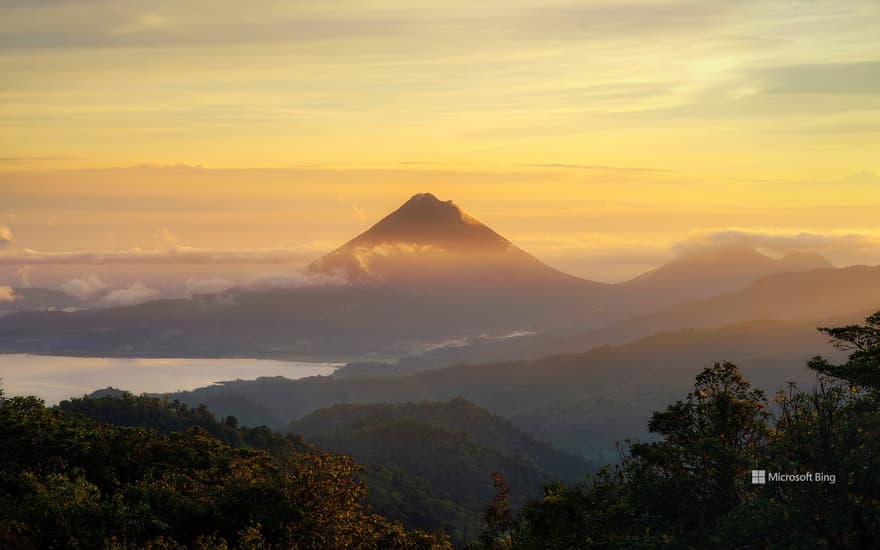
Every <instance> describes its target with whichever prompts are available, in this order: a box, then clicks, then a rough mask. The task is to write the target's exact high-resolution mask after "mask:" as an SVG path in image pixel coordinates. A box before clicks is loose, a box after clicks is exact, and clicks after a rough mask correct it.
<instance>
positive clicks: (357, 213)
mask: <svg viewBox="0 0 880 550" xmlns="http://www.w3.org/2000/svg"><path fill="white" fill-rule="evenodd" d="M351 211H352V213H353V214H354V217H355V219H356V220H357V221H358V223H360V224H361V225H364V224H365V223H366V221H367V212H366V210H364V209H363V208H361V207H360V206H358V205H356V204H354V203H352V205H351Z"/></svg>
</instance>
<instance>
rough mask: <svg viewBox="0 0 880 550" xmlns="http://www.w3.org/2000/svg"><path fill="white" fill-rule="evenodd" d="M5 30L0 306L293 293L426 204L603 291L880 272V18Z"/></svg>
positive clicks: (15, 23)
mask: <svg viewBox="0 0 880 550" xmlns="http://www.w3.org/2000/svg"><path fill="white" fill-rule="evenodd" d="M0 12H2V15H3V17H2V19H0V75H2V76H0V128H2V130H0V288H2V287H5V286H8V287H16V286H30V285H33V286H39V285H46V286H52V287H58V286H59V285H61V284H64V283H65V282H66V281H69V280H73V279H76V280H81V281H85V280H87V279H88V277H89V276H91V275H94V276H96V277H98V278H99V279H100V280H101V281H103V282H105V283H107V282H110V283H113V282H115V283H117V284H118V285H122V286H126V287H127V286H128V285H131V284H132V283H134V282H135V281H139V280H141V279H144V280H146V279H145V278H151V277H153V276H152V275H150V273H151V272H153V271H156V272H157V273H158V272H159V271H163V270H166V271H167V272H168V273H170V274H173V276H174V277H178V278H180V279H181V280H192V281H195V283H193V284H196V283H199V284H201V282H204V281H212V280H215V281H216V280H227V279H228V278H229V277H231V275H230V273H231V272H232V271H234V272H235V273H237V275H236V276H238V277H258V276H265V275H266V274H271V273H274V272H288V271H289V270H293V269H295V268H296V267H298V266H302V265H304V264H306V263H307V262H309V261H311V260H314V259H315V258H317V257H319V256H320V255H321V254H323V253H326V252H328V251H329V250H331V249H333V248H335V247H337V246H339V245H340V244H342V243H343V242H345V241H347V240H348V239H350V238H352V237H354V236H355V235H357V234H358V233H360V232H362V231H364V230H366V229H367V228H368V227H369V226H370V225H372V224H373V223H375V222H376V221H378V220H379V219H380V218H382V217H383V216H385V215H386V214H388V213H389V212H391V211H393V210H394V209H395V208H397V207H398V206H399V205H400V204H401V203H403V202H404V201H405V200H406V199H407V198H409V197H410V196H411V195H413V194H415V193H418V192H432V193H434V194H435V195H437V196H438V197H439V198H440V199H443V200H450V199H451V200H453V201H454V202H455V203H456V204H458V205H460V206H461V207H462V208H464V209H465V210H466V211H468V212H469V213H471V214H472V215H474V216H475V217H476V218H478V219H479V220H480V221H482V222H483V223H485V224H486V225H488V226H489V227H491V228H492V229H494V230H496V231H497V232H499V233H500V234H502V235H503V236H505V237H506V238H508V239H510V240H511V241H513V242H514V243H515V244H517V245H518V246H520V247H521V248H523V249H524V250H526V251H528V252H530V253H532V254H534V255H535V256H537V257H538V258H540V259H541V260H543V261H545V262H547V263H549V264H550V265H552V266H554V267H557V268H558V269H561V270H563V271H566V272H568V273H572V274H575V275H578V276H581V277H585V278H590V279H594V280H599V281H620V280H625V279H628V278H631V277H634V276H637V275H639V274H640V273H643V272H644V271H647V270H649V269H652V268H655V267H657V266H658V265H660V264H662V263H664V262H666V261H669V260H670V259H672V258H674V257H675V256H676V255H677V254H680V253H681V252H682V251H684V250H689V249H691V248H693V247H696V246H703V245H715V244H724V243H731V242H733V243H737V244H743V245H747V246H751V247H756V248H758V249H760V250H763V251H765V252H767V253H769V254H771V255H781V254H784V253H785V252H787V251H790V250H802V251H809V252H816V253H819V254H822V255H824V256H825V257H827V258H828V259H829V260H830V261H831V262H833V263H834V264H836V265H850V264H856V263H867V264H872V265H873V264H877V263H880V225H878V223H877V212H878V211H880V175H878V174H880V160H878V159H880V41H878V39H877V34H876V29H877V27H878V23H880V4H878V3H877V2H874V1H870V0H862V1H852V2H845V3H841V2H831V1H819V2H806V1H798V0H788V1H781V2H780V1H770V0H749V1H744V2H721V1H717V2H716V1H703V2H696V1H689V2H666V1H653V0H634V1H631V2H612V1H604V0H600V1H595V2H575V1H570V0H551V1H547V2H534V1H526V0H515V1H512V2H504V3H498V2H483V1H460V2H451V3H450V2H443V3H440V2H434V1H427V2H420V3H418V4H412V3H407V2H402V1H400V0H382V1H379V2H369V3H367V2H356V1H345V2H341V3H305V2H291V3H282V2H254V3H248V4H241V3H238V2H228V1H226V0H222V1H220V2H202V1H187V2H167V3H165V2H159V3H156V2H143V1H135V0H131V1H129V0H125V1H122V2H110V1H103V0H54V1H51V2H26V1H18V0H12V1H7V2H0ZM193 251H195V252H193ZM187 252H189V253H191V256H186V253H187ZM76 253H79V254H81V255H80V256H76ZM65 254H67V256H65ZM82 254H85V256H83V255H82ZM88 254H92V256H88ZM101 254H104V255H105V258H106V257H113V255H116V257H120V258H121V257H123V256H125V257H127V258H130V259H129V260H126V261H128V262H129V263H128V264H126V266H123V267H114V268H113V270H115V271H114V273H112V274H108V273H105V271H106V270H107V269H109V268H108V267H107V266H108V265H110V264H111V263H113V262H111V261H108V260H106V259H105V260H103V261H97V260H94V259H93V260H88V261H86V260H83V258H86V257H91V258H94V257H96V256H100V255H101ZM126 254H127V255H128V256H126ZM151 254H152V256H151ZM173 254H177V256H173ZM199 254H202V256H198V255H199ZM166 256H167V257H168V260H167V261H165V260H162V261H158V260H156V258H160V257H161V258H165V257H166ZM197 256H198V257H199V258H203V257H210V258H213V259H212V260H211V261H202V260H191V258H194V257H197ZM77 258H79V260H77ZM150 258H152V259H150ZM187 258H190V259H187ZM218 258H221V259H220V260H218ZM223 258H225V259H223ZM230 258H234V261H232V260H230ZM118 263H120V264H121V263H123V262H118ZM218 264H224V265H226V264H230V265H233V266H234V267H232V268H229V270H227V271H228V272H227V271H224V270H225V269H226V268H225V267H224V268H222V269H221V268H219V267H217V265H218ZM241 266H247V267H246V269H245V268H241ZM114 277H116V278H117V279H118V280H113V279H114ZM153 279H155V280H154V282H153V283H147V284H146V286H147V287H149V286H150V285H151V284H152V285H154V286H155V285H158V284H159V283H158V282H155V281H158V280H159V279H161V277H160V276H159V275H156V276H155V277H154V278H153ZM153 279H151V280H153ZM111 280H112V281H111ZM206 284H207V283H206ZM208 286H210V285H208Z"/></svg>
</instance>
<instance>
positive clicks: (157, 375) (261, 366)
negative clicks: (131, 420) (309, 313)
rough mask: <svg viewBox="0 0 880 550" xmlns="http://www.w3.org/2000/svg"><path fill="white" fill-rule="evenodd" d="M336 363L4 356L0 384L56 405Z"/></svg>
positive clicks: (304, 371) (305, 371) (329, 369)
mask: <svg viewBox="0 0 880 550" xmlns="http://www.w3.org/2000/svg"><path fill="white" fill-rule="evenodd" d="M340 366H342V365H341V364H336V363H299V362H293V361H277V360H271V359H165V358H161V359H157V358H148V359H142V358H115V357H109V358H106V357H59V356H55V355H29V354H0V379H2V385H3V390H4V392H5V394H6V396H7V397H12V396H15V395H36V396H37V397H41V398H43V399H45V400H46V404H48V405H54V404H57V403H58V402H59V401H62V400H64V399H68V398H70V397H82V396H83V395H84V394H87V393H91V392H92V391H94V390H97V389H101V388H106V387H107V386H113V387H114V388H119V389H123V390H128V391H130V392H132V393H134V394H139V393H142V392H149V393H165V392H173V391H178V390H192V389H195V388H200V387H203V386H209V385H211V384H213V383H215V382H222V381H226V380H237V379H241V380H253V379H255V378H259V377H261V376H284V377H286V378H293V379H296V378H305V377H307V376H317V375H328V374H332V373H333V371H334V370H336V369H337V368H338V367H340Z"/></svg>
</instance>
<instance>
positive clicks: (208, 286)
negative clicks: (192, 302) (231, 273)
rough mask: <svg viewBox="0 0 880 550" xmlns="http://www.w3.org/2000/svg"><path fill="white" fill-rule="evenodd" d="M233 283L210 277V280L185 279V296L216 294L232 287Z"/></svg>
mask: <svg viewBox="0 0 880 550" xmlns="http://www.w3.org/2000/svg"><path fill="white" fill-rule="evenodd" d="M234 286H235V283H233V282H232V281H228V280H226V279H221V278H220V277H212V278H210V279H192V278H190V279H187V280H186V290H185V292H186V295H187V296H194V295H196V294H216V293H218V292H223V291H224V290H229V289H230V288H232V287H234Z"/></svg>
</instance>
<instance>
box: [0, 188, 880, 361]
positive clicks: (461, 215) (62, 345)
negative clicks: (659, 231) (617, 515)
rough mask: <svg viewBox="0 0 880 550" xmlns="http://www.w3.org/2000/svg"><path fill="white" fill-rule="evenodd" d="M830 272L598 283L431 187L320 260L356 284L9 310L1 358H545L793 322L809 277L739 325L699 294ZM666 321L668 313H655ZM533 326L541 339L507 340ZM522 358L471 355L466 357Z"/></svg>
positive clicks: (759, 260) (788, 263)
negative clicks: (689, 331)
mask: <svg viewBox="0 0 880 550" xmlns="http://www.w3.org/2000/svg"><path fill="white" fill-rule="evenodd" d="M828 265H829V264H828V263H827V262H826V261H825V260H824V259H823V258H821V257H819V256H816V255H811V254H803V253H800V254H792V255H789V256H786V257H783V258H781V259H778V260H774V259H772V258H770V257H767V256H765V255H763V254H760V253H758V252H756V251H754V250H750V249H743V248H739V249H716V250H706V251H702V252H699V253H694V254H691V255H687V256H685V257H682V258H680V259H679V260H676V261H674V262H671V263H670V264H667V265H666V266H663V267H661V268H659V269H657V270H655V271H654V272H652V273H649V274H645V275H644V276H642V277H639V278H636V279H635V280H633V281H629V282H627V283H622V284H616V285H611V284H603V283H597V282H593V281H587V280H584V279H579V278H577V277H574V276H571V275H567V274H565V273H562V272H560V271H557V270H556V269H553V268H551V267H549V266H547V265H546V264H544V263H542V262H541V261H539V260H538V259H537V258H535V257H534V256H531V255H530V254H528V253H527V252H525V251H523V250H521V249H520V248H518V247H516V246H515V245H513V244H512V243H511V242H510V241H509V240H507V239H505V238H504V237H502V236H501V235H499V234H498V233H496V232H495V231H493V230H492V229H490V228H489V227H487V226H486V225H484V224H482V223H481V222H479V221H478V220H477V219H476V218H474V217H473V216H471V215H469V214H467V213H466V212H464V211H463V210H462V209H461V208H459V207H458V206H457V205H455V204H454V203H453V202H452V201H441V200H439V199H437V198H436V197H435V196H434V195H431V194H430V193H420V194H417V195H415V196H413V197H412V198H410V199H409V200H408V201H406V202H405V203H404V204H403V205H402V206H401V207H400V208H398V209H397V210H395V211H394V212H392V213H391V214H389V215H388V216H386V217H384V218H383V219H382V220H380V221H379V222H378V223H376V224H375V225H373V226H372V227H371V228H370V229H368V230H367V231H365V232H364V233H362V234H361V235H359V236H357V237H355V238H354V239H352V240H351V241H349V242H347V243H346V244H344V245H342V246H340V247H339V248H337V249H336V250H334V251H333V252H330V253H329V254H327V255H325V256H324V257H323V258H320V259H318V260H316V261H315V262H313V263H312V264H311V265H310V266H309V270H310V271H311V273H318V274H325V275H332V276H334V277H333V278H334V281H338V280H339V279H340V278H344V279H345V280H346V281H347V284H344V285H331V286H322V285H306V286H303V287H297V288H274V289H266V290H252V289H251V290H249V289H242V288H238V289H231V290H228V291H225V292H223V293H219V294H207V295H195V296H192V297H190V298H181V299H162V300H156V301H151V302H146V303H143V304H139V305H135V306H128V307H112V308H104V309H90V310H85V311H69V312H67V311H65V312H62V311H37V310H33V311H24V312H18V313H10V314H9V315H6V316H4V317H0V352H6V353H14V352H26V353H44V354H65V355H105V356H134V357H156V356H158V357H168V356H177V357H181V356H183V357H224V356H225V357H229V356H242V357H273V358H287V359H298V360H309V359H312V358H315V359H320V360H333V361H351V360H358V361H363V360H376V359H378V360H380V361H382V360H389V359H390V360H395V359H398V358H401V357H406V356H412V355H417V354H420V353H422V352H424V351H426V350H431V349H436V348H438V347H442V346H445V345H448V343H450V342H451V343H452V346H462V345H463V344H461V343H460V342H465V343H467V342H468V341H473V340H475V339H476V340H477V341H478V344H479V345H478V346H476V347H478V348H480V349H481V350H483V349H487V350H496V349H502V348H503V349H504V350H505V351H504V353H505V354H507V353H509V352H510V351H511V350H525V351H526V355H525V356H526V357H535V355H533V354H532V353H536V352H541V353H544V354H546V353H554V352H557V351H560V350H562V349H570V348H569V347H567V346H566V345H561V346H560V347H555V346H556V345H557V344H560V343H562V342H565V341H566V340H571V339H577V340H578V343H577V344H576V345H577V346H578V350H580V351H582V350H584V349H589V346H592V345H595V344H601V343H607V342H621V341H625V340H626V339H632V338H636V337H639V336H644V335H646V334H650V333H651V332H646V331H654V332H656V331H661V330H670V329H676V328H682V327H687V326H711V325H712V324H713V323H717V322H718V319H720V320H721V321H722V324H723V323H724V322H725V321H726V322H732V320H736V321H746V320H750V319H758V318H783V319H788V318H794V317H797V318H800V319H804V318H805V317H804V316H803V315H801V314H798V315H795V316H794V317H792V316H791V315H787V313H786V311H787V310H786V308H791V309H795V310H803V309H804V308H805V307H806V306H807V305H808V304H809V303H810V301H813V300H814V299H815V297H814V296H806V295H805V296H799V297H793V298H792V299H791V300H789V301H787V302H785V303H782V302H779V300H778V298H779V297H780V296H783V295H787V294H788V293H790V291H791V290H792V289H794V288H799V286H798V284H794V285H793V286H792V287H791V288H788V289H783V291H782V292H781V293H779V294H778V295H773V296H767V297H761V298H760V300H761V301H762V302H763V303H775V304H777V306H778V307H777V309H776V310H774V311H773V312H772V313H773V316H770V317H768V316H767V311H768V310H767V308H764V309H762V308H761V307H760V304H756V305H755V307H753V308H751V309H749V307H748V304H749V303H750V302H749V300H750V298H749V296H751V294H749V293H746V294H743V295H742V297H741V298H739V299H738V300H739V301H738V302H737V303H733V304H730V310H729V311H730V312H731V313H729V315H731V316H730V318H729V319H727V318H725V317H724V316H725V315H728V313H721V314H719V315H720V316H721V317H720V318H719V317H718V316H717V315H716V318H715V319H713V318H711V316H712V314H711V313H706V314H703V313H700V308H701V307H703V306H701V305H700V304H699V303H698V302H695V301H694V298H695V297H696V298H699V299H709V298H712V297H715V296H718V295H720V294H722V293H729V292H739V291H741V290H742V291H744V289H745V288H747V287H748V286H749V285H753V284H756V283H755V281H756V280H757V279H758V278H760V277H761V276H764V277H768V276H781V277H783V278H785V277H792V278H793V279H792V280H795V279H796V276H797V275H798V274H797V273H793V272H794V271H808V273H807V274H811V275H812V274H818V275H816V277H818V279H819V281H818V282H817V286H816V287H815V288H814V289H810V290H809V292H815V293H816V296H827V294H828V290H827V289H824V288H823V283H822V282H821V279H823V278H830V279H834V280H835V281H837V280H838V279H840V280H841V281H842V280H843V279H846V278H847V277H849V276H850V274H851V273H852V272H851V271H843V270H837V269H833V268H829V267H828ZM768 272H769V275H767V273H768ZM838 272H840V273H842V275H837V273H838ZM871 277H875V275H870V274H869V276H868V280H867V283H868V284H869V287H870V283H871V280H870V278H871ZM841 278H842V279H841ZM761 280H763V279H761ZM797 280H800V279H797ZM875 282H876V281H875ZM833 284H835V285H837V287H836V288H835V290H834V292H838V293H840V294H841V296H847V298H846V300H845V302H846V304H847V307H851V306H854V305H855V302H857V301H858V300H859V299H863V300H866V301H867V302H870V301H871V300H872V296H874V293H873V290H871V288H868V289H867V290H865V288H864V287H865V284H866V282H865V281H861V280H860V281H855V282H854V284H853V285H852V287H851V288H847V286H848V285H847V283H846V282H843V283H839V282H835V283H833ZM782 286H783V287H785V286H786V284H785V283H784V282H783V283H782ZM857 289H858V290H859V292H862V291H864V293H863V295H862V296H859V295H856V294H855V292H856V290H857ZM773 300H776V301H775V302H773ZM821 303H822V304H823V305H822V307H815V308H812V312H811V315H814V316H818V317H819V318H821V317H823V316H828V315H831V314H833V313H834V312H840V311H841V310H840V308H837V307H836V306H835V304H834V300H833V299H832V300H830V301H829V300H826V299H824V298H823V300H822V301H821ZM9 307H10V308H14V307H15V302H11V305H10V306H9ZM823 307H825V308H826V309H828V311H825V310H823V309H822V308H823ZM676 308H677V309H676ZM780 308H781V309H780ZM667 310H669V311H667ZM10 311H13V310H10ZM670 311H671V312H672V313H670ZM676 311H677V312H679V313H675V312H676ZM687 312H690V313H687ZM732 312H739V313H736V314H734V313H732ZM652 315H655V316H656V315H659V317H653V319H655V321H652V320H651V319H652V317H650V316H652ZM748 315H757V317H748ZM704 318H705V319H704ZM690 323H696V324H695V325H691V324H690ZM532 333H537V334H535V335H534V336H524V337H522V338H519V337H517V338H512V337H506V336H505V335H527V334H532ZM603 338H608V339H606V340H603ZM585 346H586V348H585ZM476 347H473V348H472V347H467V349H462V350H456V349H453V350H452V352H449V350H447V349H444V350H441V351H438V352H436V353H434V352H432V358H433V360H448V361H449V362H447V363H445V364H451V363H454V362H458V361H460V360H461V357H462V355H461V353H459V351H464V352H466V353H470V351H471V350H472V349H476ZM510 357H511V356H510V355H501V356H499V355H493V354H488V355H478V356H474V355H468V356H467V357H466V360H467V361H469V362H471V360H472V359H474V358H476V359H477V360H498V359H508V358H510Z"/></svg>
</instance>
